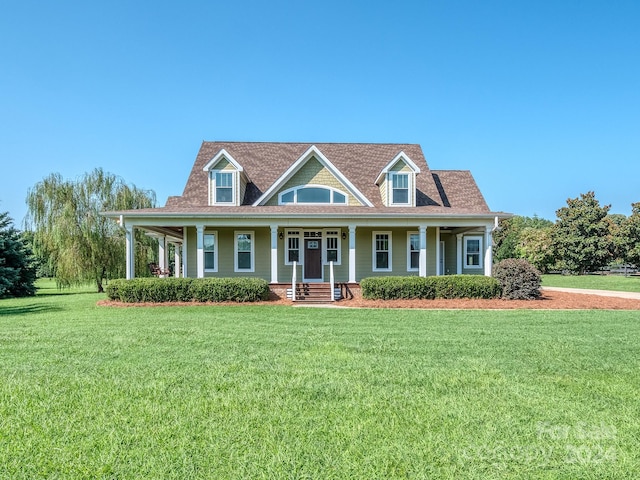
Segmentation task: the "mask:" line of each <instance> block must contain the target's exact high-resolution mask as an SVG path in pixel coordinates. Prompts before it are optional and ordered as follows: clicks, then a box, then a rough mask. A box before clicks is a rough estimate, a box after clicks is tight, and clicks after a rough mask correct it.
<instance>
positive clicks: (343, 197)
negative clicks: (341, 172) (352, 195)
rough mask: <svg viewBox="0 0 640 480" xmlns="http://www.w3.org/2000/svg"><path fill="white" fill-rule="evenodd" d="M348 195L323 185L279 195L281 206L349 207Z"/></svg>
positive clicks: (291, 189)
mask: <svg viewBox="0 0 640 480" xmlns="http://www.w3.org/2000/svg"><path fill="white" fill-rule="evenodd" d="M347 203H348V202H347V194H346V193H344V192H341V191H340V190H337V189H335V188H331V187H325V186H323V185H303V186H298V187H293V188H290V189H288V190H285V191H284V192H282V193H280V195H278V204H279V205H291V204H293V205H296V204H302V205H334V204H335V205H347Z"/></svg>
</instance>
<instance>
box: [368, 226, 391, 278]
mask: <svg viewBox="0 0 640 480" xmlns="http://www.w3.org/2000/svg"><path fill="white" fill-rule="evenodd" d="M376 235H387V236H388V242H389V243H388V249H387V250H386V251H387V252H388V267H387V268H376V253H377V252H378V250H376ZM371 241H372V246H371V253H372V255H371V270H372V271H374V272H391V271H393V255H392V249H391V231H384V232H382V231H374V232H371ZM380 251H384V250H380Z"/></svg>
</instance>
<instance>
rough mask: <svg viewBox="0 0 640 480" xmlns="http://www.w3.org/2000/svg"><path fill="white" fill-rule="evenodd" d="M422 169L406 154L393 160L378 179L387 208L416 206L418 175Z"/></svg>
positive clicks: (383, 201)
mask: <svg viewBox="0 0 640 480" xmlns="http://www.w3.org/2000/svg"><path fill="white" fill-rule="evenodd" d="M419 173H420V168H419V167H418V166H417V165H416V164H415V163H413V161H412V160H411V159H410V158H409V157H408V156H407V155H406V154H405V153H404V152H400V153H399V154H398V155H396V156H395V157H394V158H393V160H391V161H390V162H389V163H388V164H387V165H386V166H385V167H384V168H383V169H382V171H381V172H380V174H379V175H378V178H376V182H375V184H376V185H377V186H378V187H379V188H380V197H381V198H382V203H383V204H384V206H385V207H415V206H416V175H418V174H419Z"/></svg>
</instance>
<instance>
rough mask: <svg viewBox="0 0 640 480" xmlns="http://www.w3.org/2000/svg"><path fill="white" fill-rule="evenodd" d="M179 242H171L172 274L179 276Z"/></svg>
mask: <svg viewBox="0 0 640 480" xmlns="http://www.w3.org/2000/svg"><path fill="white" fill-rule="evenodd" d="M180 270H181V269H180V244H179V243H174V244H173V275H174V276H175V277H176V278H180Z"/></svg>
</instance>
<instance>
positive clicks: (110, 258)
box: [26, 168, 156, 292]
mask: <svg viewBox="0 0 640 480" xmlns="http://www.w3.org/2000/svg"><path fill="white" fill-rule="evenodd" d="M155 201H156V200H155V193H154V192H153V191H152V190H142V189H139V188H137V187H135V186H129V185H127V184H126V183H125V182H124V180H123V179H122V178H120V177H118V176H116V175H113V174H111V173H106V172H104V171H103V170H102V169H101V168H97V169H95V170H93V171H92V172H90V173H86V174H85V175H84V176H82V177H81V178H79V179H78V180H76V181H67V180H64V179H63V178H62V176H61V175H60V174H59V173H52V174H51V175H49V176H48V177H46V178H45V179H44V180H42V181H41V182H39V183H37V184H36V185H35V186H34V187H33V188H32V189H30V190H29V192H28V195H27V206H28V213H27V220H26V223H27V226H28V227H29V228H30V229H31V230H33V235H34V239H33V240H34V249H36V250H38V254H39V255H40V256H41V257H43V258H45V259H47V262H48V264H49V268H50V269H51V271H52V272H53V274H54V277H55V279H56V281H57V283H58V285H59V286H63V287H65V286H70V285H78V284H83V283H89V282H95V284H96V286H97V288H98V292H102V291H103V286H102V283H103V281H104V280H105V279H108V278H118V277H122V276H124V269H125V253H124V252H125V241H124V233H123V231H122V229H121V228H120V227H119V226H118V225H117V224H116V223H115V222H113V220H110V219H108V218H105V217H104V216H102V215H101V212H104V211H107V210H127V209H137V208H150V207H154V206H155ZM137 253H138V254H139V255H145V254H146V252H145V250H144V249H138V250H137Z"/></svg>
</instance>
